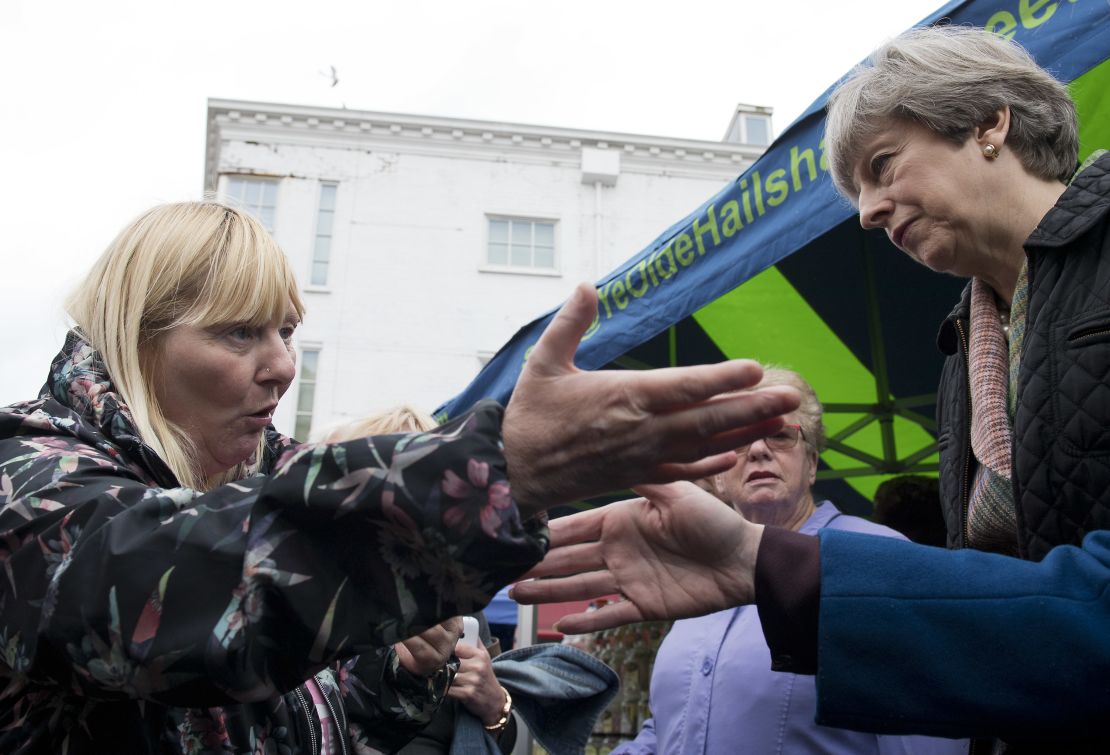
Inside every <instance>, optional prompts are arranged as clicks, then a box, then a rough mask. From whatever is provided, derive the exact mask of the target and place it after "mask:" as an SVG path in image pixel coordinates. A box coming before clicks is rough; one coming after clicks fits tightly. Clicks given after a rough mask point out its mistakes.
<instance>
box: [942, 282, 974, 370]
mask: <svg viewBox="0 0 1110 755" xmlns="http://www.w3.org/2000/svg"><path fill="white" fill-rule="evenodd" d="M970 319H971V281H968V283H967V285H966V286H964V291H963V293H962V294H960V301H959V303H957V304H956V306H955V308H953V310H952V311H951V312H949V313H948V316H947V317H945V318H944V320H943V321H942V322H941V324H940V330H939V331H937V348H938V349H940V351H941V353H942V354H945V355H946V356H952V355H953V354H955V353H956V351H957V350H958V349H959V348H960V338H959V332H958V331H957V330H956V321H957V320H959V321H960V322H962V323H964V326H965V327H966V325H967V323H968V321H969V320H970Z"/></svg>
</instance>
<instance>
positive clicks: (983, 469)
mask: <svg viewBox="0 0 1110 755" xmlns="http://www.w3.org/2000/svg"><path fill="white" fill-rule="evenodd" d="M1028 290H1029V280H1028V275H1027V274H1026V269H1025V266H1024V265H1022V269H1021V273H1020V274H1019V275H1018V282H1017V288H1016V289H1015V291H1014V304H1013V309H1012V311H1011V313H1010V327H1011V331H1010V343H1009V345H1007V343H1006V333H1005V331H1003V329H1002V325H1001V323H1000V321H999V313H998V302H997V299H996V297H995V293H994V289H992V288H991V287H990V286H988V285H987V284H986V283H984V282H983V281H981V280H979V279H978V278H976V279H975V280H973V281H972V283H971V338H970V342H969V344H968V371H969V375H968V377H969V379H970V383H971V450H972V453H974V454H975V458H976V459H977V460H978V462H979V466H978V468H977V469H976V471H975V479H974V480H973V481H972V485H971V499H970V501H969V502H968V510H967V539H968V544H969V545H970V546H972V547H973V548H977V549H979V550H988V551H995V552H998V553H1007V554H1016V552H1017V515H1016V513H1015V506H1014V488H1013V484H1012V483H1011V478H1012V470H1011V467H1010V461H1011V452H1012V448H1013V436H1014V409H1015V407H1016V405H1017V402H1016V381H1017V369H1018V362H1019V359H1020V355H1021V341H1022V339H1023V338H1024V336H1025V307H1026V302H1027V301H1028Z"/></svg>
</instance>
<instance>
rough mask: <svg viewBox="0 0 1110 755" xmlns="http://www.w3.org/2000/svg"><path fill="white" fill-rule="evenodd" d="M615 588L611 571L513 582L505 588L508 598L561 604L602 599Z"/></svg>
mask: <svg viewBox="0 0 1110 755" xmlns="http://www.w3.org/2000/svg"><path fill="white" fill-rule="evenodd" d="M618 591H619V590H618V584H617V578H616V577H614V576H613V574H612V572H610V571H608V570H602V571H591V572H586V573H584V574H574V575H571V576H569V577H553V578H550V579H533V580H529V581H527V582H517V583H516V585H515V586H514V587H513V589H512V590H510V591H509V597H511V598H512V599H513V600H515V601H516V602H518V603H565V602H567V601H571V600H593V599H594V598H603V597H606V596H608V595H615V594H616V593H617V592H618Z"/></svg>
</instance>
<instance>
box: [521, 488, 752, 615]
mask: <svg viewBox="0 0 1110 755" xmlns="http://www.w3.org/2000/svg"><path fill="white" fill-rule="evenodd" d="M636 492H638V493H640V494H641V495H643V496H644V497H643V498H638V499H634V500H630V501H621V502H619V503H611V504H609V505H607V506H602V507H600V508H597V509H593V510H591V511H586V512H583V513H581V514H573V515H571V516H567V517H561V518H559V519H556V520H554V521H552V522H551V550H550V551H548V554H547V557H546V558H545V559H544V560H543V561H542V562H540V563H539V564H538V565H537V566H536V567H535V568H533V569H532V570H531V571H530V572H528V573H527V574H525V575H524V577H525V579H528V578H537V579H532V581H525V582H518V583H517V584H516V586H515V587H514V588H513V589H512V591H511V593H510V594H511V596H512V597H513V599H514V600H516V601H518V602H520V603H561V602H564V601H571V600H590V599H593V598H599V597H602V596H606V595H612V594H614V593H619V594H620V595H622V596H623V597H624V600H622V601H620V602H617V603H611V604H609V605H606V606H603V607H602V608H600V609H598V610H596V611H591V612H589V613H577V614H571V615H569V616H564V617H563V618H562V619H560V620H559V622H558V624H557V629H558V630H559V631H561V632H565V633H567V634H584V633H586V632H594V631H597V630H599V629H607V628H609V627H615V626H620V625H622V624H629V623H633V622H637V621H648V620H652V619H681V618H687V617H690V616H700V615H704V614H707V613H712V612H714V611H720V610H722V609H725V608H730V607H732V606H736V605H742V604H746V603H751V602H752V601H753V600H754V599H755V560H756V555H757V553H758V551H759V542H760V540H761V538H762V537H763V527H762V525H758V524H752V523H751V522H749V521H747V520H746V519H744V518H743V517H742V516H740V514H738V513H737V512H736V511H734V510H733V509H731V508H730V507H729V506H727V505H726V504H724V503H722V502H721V501H720V500H718V499H717V498H715V497H714V496H713V495H711V494H709V493H707V492H705V491H704V490H702V489H701V488H699V487H697V486H696V485H693V484H692V483H687V482H676V483H672V484H669V485H645V486H641V487H639V488H637V490H636Z"/></svg>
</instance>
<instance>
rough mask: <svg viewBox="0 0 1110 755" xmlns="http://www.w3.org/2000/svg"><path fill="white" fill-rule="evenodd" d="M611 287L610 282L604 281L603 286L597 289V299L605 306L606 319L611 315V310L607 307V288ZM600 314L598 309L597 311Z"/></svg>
mask: <svg viewBox="0 0 1110 755" xmlns="http://www.w3.org/2000/svg"><path fill="white" fill-rule="evenodd" d="M612 287H613V284H612V283H606V284H605V285H604V286H602V287H601V288H599V289H598V290H597V300H598V301H599V302H601V304H602V306H604V307H605V319H606V320H608V319H609V318H610V317H612V316H613V310H612V309H611V308H610V307H609V289H611V288H612ZM598 314H600V310H599V312H598Z"/></svg>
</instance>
